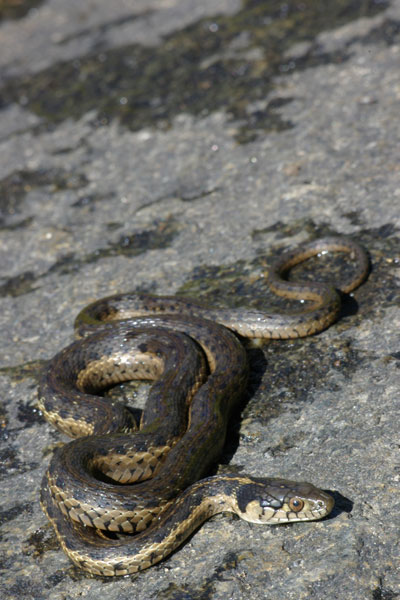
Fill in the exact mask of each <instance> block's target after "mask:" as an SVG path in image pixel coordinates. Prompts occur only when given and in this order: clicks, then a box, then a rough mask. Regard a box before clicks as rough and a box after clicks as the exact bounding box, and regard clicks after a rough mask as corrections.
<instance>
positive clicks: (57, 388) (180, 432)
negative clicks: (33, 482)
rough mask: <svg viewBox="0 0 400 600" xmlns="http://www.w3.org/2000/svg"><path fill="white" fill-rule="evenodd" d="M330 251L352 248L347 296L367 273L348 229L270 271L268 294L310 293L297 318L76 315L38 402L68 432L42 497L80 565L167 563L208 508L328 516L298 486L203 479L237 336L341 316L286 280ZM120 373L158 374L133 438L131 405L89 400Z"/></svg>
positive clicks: (228, 394)
mask: <svg viewBox="0 0 400 600" xmlns="http://www.w3.org/2000/svg"><path fill="white" fill-rule="evenodd" d="M330 250H334V251H343V252H346V253H349V254H350V255H351V257H352V259H353V260H354V262H355V269H354V271H355V272H354V274H353V277H352V278H351V280H349V281H346V282H341V283H340V284H339V285H338V288H339V289H340V290H341V291H342V292H347V293H348V292H350V291H351V290H353V289H354V288H356V287H357V286H358V285H360V283H361V282H362V281H363V279H364V278H365V277H366V275H367V272H368V259H367V256H366V254H365V252H364V250H363V249H362V248H361V247H360V246H359V245H358V244H356V243H355V242H353V241H351V240H348V239H345V238H341V237H334V238H325V239H322V240H317V241H314V242H310V243H308V244H305V245H303V246H301V247H299V248H297V249H296V250H293V251H288V252H286V253H284V254H283V255H282V256H281V257H280V258H279V259H278V260H277V261H276V262H275V263H274V265H273V266H272V267H271V268H270V270H269V273H268V283H269V286H270V287H271V288H272V290H273V291H274V292H275V293H277V294H279V295H282V296H285V297H289V298H295V299H301V300H310V301H312V303H313V304H311V305H310V306H309V307H308V308H307V309H305V310H302V312H301V313H296V314H289V315H282V314H275V313H272V314H267V313H264V312H258V311H250V310H249V311H248V310H244V309H229V310H228V309H226V310H216V309H215V310H214V309H210V308H205V307H201V306H200V305H198V304H196V303H194V302H189V301H187V300H186V299H182V298H176V297H157V296H148V295H142V294H122V295H119V296H112V297H109V298H105V299H102V300H99V301H98V302H95V303H93V304H92V305H90V306H88V307H87V308H85V309H84V310H83V311H82V312H81V313H80V314H79V315H78V317H77V320H76V330H77V332H78V335H79V336H84V337H82V339H80V340H78V341H76V342H74V343H73V344H72V345H71V346H69V347H68V348H66V349H64V350H63V351H61V352H60V353H59V354H58V355H56V356H55V357H54V359H53V360H52V361H50V363H49V365H48V367H47V369H46V370H45V372H44V374H43V377H42V379H41V382H40V386H39V406H40V408H41V410H42V412H43V414H44V415H45V417H46V418H47V419H48V420H49V421H50V422H51V423H53V424H54V425H55V426H56V427H57V428H58V429H59V430H61V431H63V432H64V433H67V434H68V435H70V436H71V437H76V438H77V439H76V440H74V441H72V442H70V443H69V444H66V445H65V446H64V447H63V448H61V449H59V450H58V451H56V452H55V454H54V456H53V458H52V460H51V462H50V465H49V468H48V470H47V472H46V475H45V477H44V479H43V483H42V491H41V504H42V507H43V509H44V511H45V513H46V514H47V516H48V518H49V520H50V521H51V523H52V524H53V526H54V528H55V531H56V534H57V536H58V539H59V541H60V543H61V546H62V548H63V549H64V551H65V552H66V553H67V554H68V556H69V557H70V558H71V559H72V560H73V561H74V562H75V563H76V564H77V565H78V566H79V567H81V568H83V569H85V570H87V571H89V572H91V573H94V574H99V575H126V574H130V573H135V572H137V571H140V570H142V569H145V568H147V567H149V566H151V565H153V564H156V563H157V562H159V561H160V560H162V559H163V558H165V557H166V556H167V555H168V554H170V553H171V552H172V551H173V550H174V549H175V548H177V547H178V546H179V545H180V544H181V543H182V542H183V541H184V540H185V539H186V538H187V537H188V536H189V535H190V534H191V533H192V532H193V531H194V530H195V529H196V528H197V527H198V526H199V525H200V524H201V523H202V522H203V521H204V520H205V519H207V518H208V517H210V516H211V515H213V514H215V513H217V512H223V511H230V512H236V513H237V514H238V515H239V516H240V517H241V518H243V519H245V520H247V521H251V522H257V523H282V522H288V521H299V520H313V519H319V518H321V517H323V516H325V515H326V514H328V513H329V512H330V510H331V509H332V507H333V499H332V498H331V497H330V496H329V495H328V494H326V493H325V492H323V491H321V490H319V489H317V488H315V487H314V486H312V485H311V484H308V483H295V482H291V481H286V480H283V479H270V478H267V479H258V478H250V477H247V476H238V475H218V476H214V477H208V478H205V479H201V478H202V477H204V476H205V475H206V474H207V472H208V471H209V469H210V467H211V466H212V464H214V463H215V462H216V460H217V459H218V456H219V455H220V453H221V450H222V447H223V445H224V441H225V435H226V429H227V422H228V419H229V415H230V413H231V412H232V409H233V408H234V407H235V405H236V404H237V401H238V400H239V399H240V398H241V396H242V394H243V390H244V388H245V386H246V381H247V361H246V353H245V351H244V348H243V346H242V344H241V343H240V341H239V339H238V337H237V336H236V335H235V334H234V333H233V332H235V333H236V334H238V335H240V336H243V337H247V338H261V339H268V338H290V337H301V336H306V335H311V334H313V333H316V332H319V331H321V330H322V329H324V328H326V327H328V326H329V325H330V324H331V323H332V322H333V321H334V320H335V319H336V318H337V316H338V313H339V310H340V293H338V292H337V291H336V290H335V288H334V287H333V286H331V285H328V284H321V283H311V284H310V283H293V282H288V281H285V280H284V279H283V275H285V274H286V272H287V271H288V270H289V269H290V268H291V267H293V266H294V265H296V264H298V263H300V262H302V261H304V260H306V259H307V258H308V257H310V256H313V255H316V254H319V253H324V252H327V251H330ZM129 379H149V380H155V383H154V384H153V386H152V388H151V391H150V393H149V398H148V401H147V405H146V408H145V410H144V412H143V415H142V418H141V423H140V429H139V431H135V432H134V433H132V432H133V431H134V430H135V427H136V426H135V422H134V419H133V417H132V414H131V412H130V411H129V410H128V409H127V408H125V407H122V406H121V405H119V404H118V403H116V402H114V401H111V400H106V399H105V398H103V397H101V396H99V395H96V394H97V393H98V392H99V391H101V390H103V389H104V388H107V387H109V386H111V385H113V384H115V383H118V382H121V381H126V380H129ZM81 436H83V437H81ZM131 534H135V535H131Z"/></svg>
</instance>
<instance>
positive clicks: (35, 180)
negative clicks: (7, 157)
mask: <svg viewBox="0 0 400 600" xmlns="http://www.w3.org/2000/svg"><path fill="white" fill-rule="evenodd" d="M87 183H88V182H87V179H86V177H85V176H84V175H82V174H79V173H75V172H74V173H71V172H68V171H64V170H63V169H47V170H46V169H39V170H37V171H27V170H20V171H15V172H14V173H11V174H10V175H8V176H7V177H5V178H4V179H2V180H1V181H0V228H1V229H2V230H7V229H11V230H13V229H15V228H16V227H19V228H20V227H22V226H28V225H30V223H31V222H32V220H33V216H30V217H28V218H23V219H21V220H18V214H19V213H20V209H21V204H22V202H23V201H24V199H25V196H26V195H27V194H28V193H29V192H31V191H34V190H37V189H43V188H44V189H46V190H47V192H48V193H56V192H58V191H61V190H77V189H79V188H81V187H85V186H86V185H87Z"/></svg>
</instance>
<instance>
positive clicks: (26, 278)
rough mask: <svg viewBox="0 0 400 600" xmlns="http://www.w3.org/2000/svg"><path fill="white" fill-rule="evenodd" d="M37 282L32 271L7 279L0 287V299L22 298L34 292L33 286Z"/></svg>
mask: <svg viewBox="0 0 400 600" xmlns="http://www.w3.org/2000/svg"><path fill="white" fill-rule="evenodd" d="M36 281H37V277H36V275H35V274H34V273H33V272H32V271H24V272H23V273H20V274H19V275H15V277H9V278H8V279H6V280H5V281H4V283H2V284H1V285H0V297H2V298H4V297H5V296H11V297H12V298H16V297H17V296H23V295H24V294H29V293H30V292H34V291H35V289H36V288H35V287H34V284H35V282H36Z"/></svg>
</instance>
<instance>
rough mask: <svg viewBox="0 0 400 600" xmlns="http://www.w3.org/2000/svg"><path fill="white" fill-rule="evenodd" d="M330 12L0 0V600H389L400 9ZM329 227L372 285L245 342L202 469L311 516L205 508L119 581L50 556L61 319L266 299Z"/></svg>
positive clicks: (394, 576)
mask: <svg viewBox="0 0 400 600" xmlns="http://www.w3.org/2000/svg"><path fill="white" fill-rule="evenodd" d="M328 4H329V6H330V7H329V6H326V9H324V12H323V13H322V12H321V9H320V6H321V3H320V2H312V1H305V2H303V3H301V4H296V5H295V4H294V3H293V5H292V4H291V3H289V4H283V3H280V2H265V3H262V2H254V1H250V0H247V1H243V2H242V3H240V2H238V0H224V1H223V2H219V3H218V11H216V9H215V3H214V2H211V1H210V0H204V1H203V2H201V3H199V2H196V1H194V0H168V1H166V0H136V1H135V2H132V3H128V2H125V1H124V0H115V1H114V2H113V3H110V2H106V1H105V0H93V1H92V2H91V3H84V4H82V3H81V2H78V1H76V0H73V1H72V0H71V1H69V2H62V1H61V0H48V1H46V2H37V1H36V2H22V3H13V2H11V1H10V2H7V1H5V2H1V3H0V18H2V21H1V23H0V33H1V35H0V64H1V72H2V76H1V81H0V85H1V91H0V96H1V105H0V106H1V110H0V144H1V149H0V157H1V158H0V191H1V197H0V218H1V220H0V227H1V233H0V252H1V282H0V290H1V313H0V321H1V334H0V335H1V338H2V340H1V348H2V350H3V351H2V357H1V370H0V385H1V403H0V418H1V424H2V427H1V445H0V457H1V462H0V469H1V477H2V483H1V488H0V498H1V500H0V502H1V504H0V506H1V512H0V525H1V541H0V544H1V561H0V569H1V572H2V576H1V582H0V595H1V597H2V598H9V599H12V598H19V599H21V598H23V599H25V598H26V599H28V598H32V599H35V600H41V599H44V598H52V599H53V600H58V599H60V600H61V599H66V598H68V600H71V599H74V598H85V599H88V600H89V599H95V598H96V599H97V598H98V597H99V596H102V597H104V596H106V597H107V598H108V599H111V600H112V599H113V598H118V599H119V600H123V599H125V598H126V599H128V598H129V599H130V598H132V597H134V598H138V599H140V600H142V599H143V600H145V599H146V600H148V599H150V598H151V599H157V600H167V599H168V600H170V599H173V600H178V599H179V600H180V599H182V600H183V599H193V600H206V599H208V598H210V599H211V598H213V599H224V600H226V599H228V598H229V599H232V600H237V599H241V598H249V599H259V598H265V599H268V600H284V599H291V598H293V599H296V600H299V599H314V598H315V599H324V600H333V599H337V598H340V599H341V598H343V599H344V598H346V599H349V600H350V599H354V600H360V599H367V598H368V599H371V600H394V599H395V598H400V575H399V559H400V546H399V534H398V518H399V509H400V505H399V497H400V486H399V483H400V467H399V445H400V440H399V425H398V423H399V389H400V368H399V367H400V347H399V325H400V318H399V299H400V293H399V266H400V250H399V237H400V236H399V227H400V193H399V190H400V185H399V183H400V167H399V150H398V148H399V139H400V120H399V108H400V68H399V67H400V44H399V36H400V1H399V0H393V2H390V3H386V2H381V1H379V2H378V1H376V2H372V1H371V2H367V3H350V2H335V3H328ZM357 4H360V5H362V8H354V5H357ZM17 5H19V6H18V10H16V7H17ZM217 13H218V14H217ZM332 232H333V233H341V234H348V235H350V236H352V237H354V238H355V239H357V240H359V241H360V242H361V243H362V244H363V245H364V246H365V247H366V248H367V249H368V251H369V252H370V255H371V262H372V272H371V274H370V276H369V279H368V281H367V282H366V283H365V284H364V285H363V286H362V287H361V288H360V289H359V290H357V291H356V292H355V294H354V300H353V301H348V302H347V309H346V311H345V314H344V315H343V317H342V319H341V320H340V322H339V323H337V324H336V325H334V326H332V327H331V328H330V329H329V330H327V331H326V332H323V333H322V334H320V335H318V336H315V337H313V338H308V339H304V340H295V341H287V342H284V341H276V342H271V343H269V344H267V345H265V346H264V347H263V349H262V350H260V349H250V350H249V354H250V360H251V365H252V378H251V382H250V387H249V392H248V395H247V398H246V401H245V403H244V406H243V410H242V413H241V414H240V415H239V414H237V415H236V418H235V419H234V422H233V423H232V424H231V427H230V433H229V439H228V443H227V447H226V451H225V453H224V456H223V457H222V458H221V463H229V467H225V466H224V464H222V466H221V467H220V468H221V469H224V468H231V469H236V470H237V471H239V472H242V471H243V472H247V473H249V474H253V475H276V476H278V475H280V476H284V477H287V478H292V479H302V480H310V481H312V482H313V483H314V484H316V485H318V486H320V487H322V488H324V489H329V490H332V491H335V493H336V501H337V504H336V508H335V510H334V513H333V515H332V516H331V517H330V518H328V519H326V520H324V521H321V522H315V523H297V524H292V525H290V526H281V527H275V528H273V527H271V528H270V527H261V526H256V525H254V526H249V525H248V524H246V523H245V522H242V521H239V520H236V519H234V518H231V517H229V516H223V517H216V518H214V519H213V520H211V521H209V522H207V523H206V524H204V525H203V527H201V529H200V530H199V531H198V532H197V533H196V534H195V535H194V536H193V537H192V538H191V539H190V540H189V541H188V542H187V543H186V544H185V545H184V546H183V547H182V549H180V550H179V551H178V552H176V553H175V554H174V555H172V556H171V557H170V558H169V559H168V560H166V561H165V562H163V563H161V564H160V565H159V566H157V567H154V568H152V569H149V570H147V571H145V572H143V573H141V574H140V575H138V576H135V577H128V578H121V579H112V580H111V579H102V578H92V577H89V576H87V575H85V574H83V573H81V572H80V571H78V570H77V569H76V568H75V567H73V566H71V564H70V562H69V561H68V559H67V558H66V557H65V556H64V554H63V553H62V551H61V550H60V549H59V547H58V544H57V541H56V539H55V536H54V534H53V531H52V530H51V528H50V526H49V525H48V523H47V521H46V518H45V517H44V515H43V514H42V512H41V510H40V507H39V503H38V493H39V487H40V482H41V478H42V475H43V473H44V471H45V468H46V465H47V463H48V460H49V456H50V455H51V452H52V450H53V448H54V447H55V446H56V445H57V444H59V443H60V442H61V441H65V440H64V439H63V438H62V436H61V435H60V434H58V433H57V432H56V431H54V430H53V429H52V428H51V426H50V425H48V424H47V423H46V422H45V421H44V419H43V417H42V416H41V415H40V413H39V412H38V410H37V409H36V407H35V403H36V388H37V377H38V374H39V372H40V369H41V368H42V366H43V365H44V364H45V361H46V360H47V359H49V358H50V357H51V356H52V355H54V354H55V353H56V352H57V351H58V350H60V349H61V348H62V347H63V346H65V345H66V344H67V343H69V342H70V341H71V339H72V324H73V320H74V317H75V316H76V314H77V313H78V311H79V310H80V309H81V308H82V307H83V306H84V305H85V304H86V303H88V302H89V301H92V300H94V299H96V298H100V297H102V296H104V295H108V294H110V293H114V292H118V291H127V290H131V289H136V290H146V291H151V292H155V293H168V294H174V293H183V294H187V295H194V296H196V297H201V298H202V299H204V300H205V301H207V302H210V303H214V304H218V303H219V304H220V305H223V304H224V303H231V304H235V305H240V304H247V305H257V306H263V305H264V306H268V305H269V304H270V303H274V305H275V306H281V307H283V308H282V310H285V309H286V305H285V304H282V303H279V302H277V301H274V300H273V299H272V298H270V295H268V294H267V293H266V292H265V290H264V287H263V285H262V272H263V268H264V266H265V264H268V261H269V260H270V259H271V257H272V256H274V255H275V254H276V253H277V252H279V251H280V250H281V249H282V248H284V247H287V246H291V245H296V244H298V243H300V242H302V241H304V240H307V239H309V238H315V237H318V236H321V235H324V234H327V233H332ZM339 268H343V264H340V263H338V261H336V260H335V259H331V260H329V262H328V261H324V260H322V259H321V260H320V262H317V261H314V262H313V263H312V265H311V266H310V268H309V269H305V270H304V276H306V275H307V274H310V276H312V277H316V276H317V275H316V273H315V272H316V271H318V272H319V271H321V273H322V272H323V274H324V275H325V277H329V273H330V272H333V273H335V269H339ZM299 272H300V271H299ZM356 309H357V310H356Z"/></svg>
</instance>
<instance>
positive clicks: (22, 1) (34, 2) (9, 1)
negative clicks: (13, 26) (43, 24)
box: [0, 0, 44, 21]
mask: <svg viewBox="0 0 400 600" xmlns="http://www.w3.org/2000/svg"><path fill="white" fill-rule="evenodd" d="M43 2H44V0H0V21H5V20H7V19H10V20H11V19H22V18H23V17H25V15H27V13H28V12H29V11H30V10H31V9H32V8H37V7H38V6H40V5H41V4H43Z"/></svg>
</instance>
